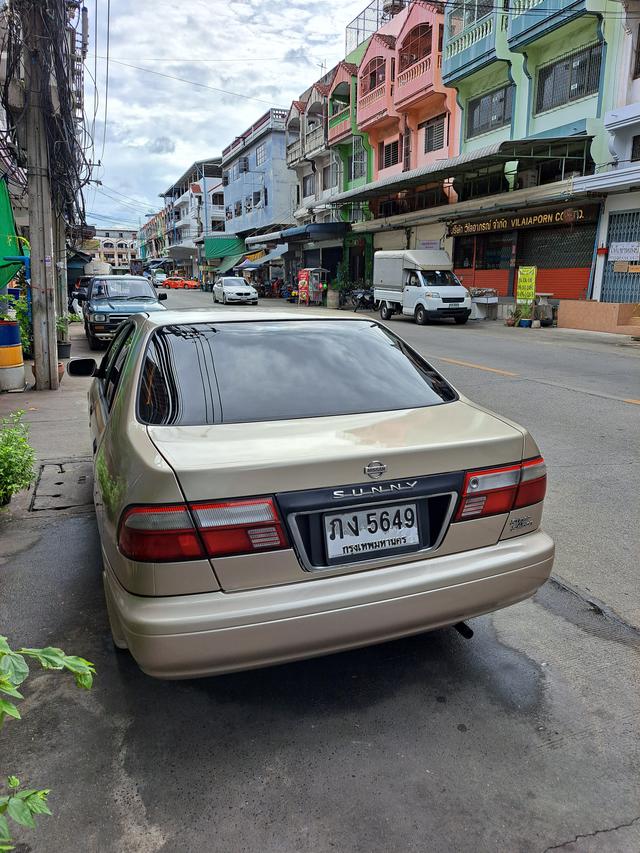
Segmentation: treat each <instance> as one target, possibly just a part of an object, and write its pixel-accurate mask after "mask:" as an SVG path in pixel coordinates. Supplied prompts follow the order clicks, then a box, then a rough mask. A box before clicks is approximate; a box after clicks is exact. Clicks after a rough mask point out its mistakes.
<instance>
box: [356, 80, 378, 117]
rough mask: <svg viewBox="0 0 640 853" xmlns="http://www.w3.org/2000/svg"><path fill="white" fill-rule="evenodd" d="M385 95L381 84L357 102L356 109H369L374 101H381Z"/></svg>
mask: <svg viewBox="0 0 640 853" xmlns="http://www.w3.org/2000/svg"><path fill="white" fill-rule="evenodd" d="M384 93H385V83H382V84H381V85H380V86H378V87H377V88H376V89H372V90H371V91H370V92H367V94H366V95H364V96H363V97H362V98H360V100H359V101H358V109H359V110H367V109H369V107H372V106H373V105H374V104H375V103H376V101H380V100H382V98H384Z"/></svg>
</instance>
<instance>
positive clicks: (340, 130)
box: [328, 106, 351, 145]
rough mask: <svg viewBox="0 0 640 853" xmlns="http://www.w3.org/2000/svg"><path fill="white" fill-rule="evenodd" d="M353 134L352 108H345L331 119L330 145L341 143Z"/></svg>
mask: <svg viewBox="0 0 640 853" xmlns="http://www.w3.org/2000/svg"><path fill="white" fill-rule="evenodd" d="M350 134H351V106H348V107H345V108H344V109H343V110H340V112H339V113H335V114H334V115H332V116H331V118H330V119H329V133H328V139H329V145H331V144H333V143H336V142H340V141H341V140H343V139H345V138H346V137H348V136H349V135H350Z"/></svg>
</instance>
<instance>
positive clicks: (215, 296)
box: [213, 293, 218, 305]
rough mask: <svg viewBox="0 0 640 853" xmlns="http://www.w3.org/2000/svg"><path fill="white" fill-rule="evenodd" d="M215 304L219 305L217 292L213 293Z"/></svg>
mask: <svg viewBox="0 0 640 853" xmlns="http://www.w3.org/2000/svg"><path fill="white" fill-rule="evenodd" d="M213 304H214V305H217V304H218V296H217V294H216V293H214V294H213Z"/></svg>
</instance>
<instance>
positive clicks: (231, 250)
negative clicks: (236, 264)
mask: <svg viewBox="0 0 640 853" xmlns="http://www.w3.org/2000/svg"><path fill="white" fill-rule="evenodd" d="M204 251H205V255H206V256H207V258H224V257H226V256H227V255H243V254H244V253H245V248H244V240H241V239H240V237H230V236H226V237H205V238H204Z"/></svg>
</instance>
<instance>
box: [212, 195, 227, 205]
mask: <svg viewBox="0 0 640 853" xmlns="http://www.w3.org/2000/svg"><path fill="white" fill-rule="evenodd" d="M211 204H213V205H215V206H216V207H222V205H223V204H224V193H213V194H212V195H211Z"/></svg>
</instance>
